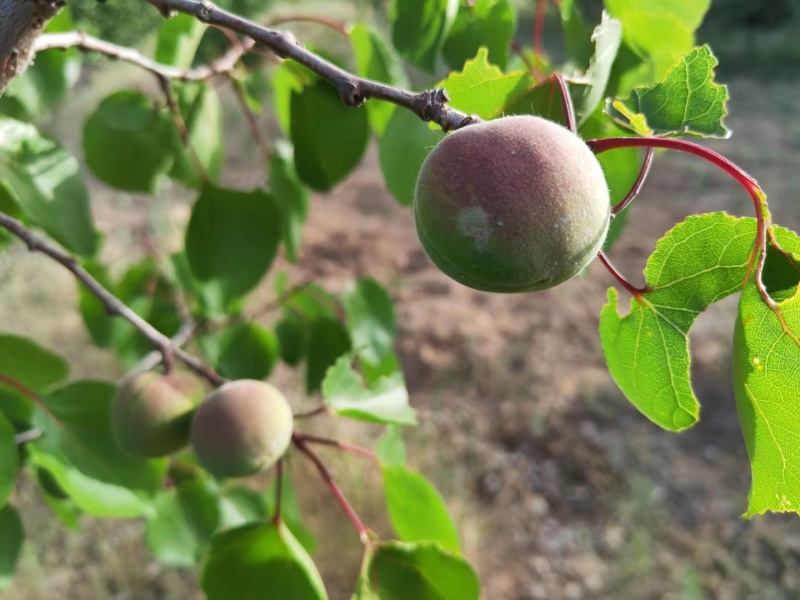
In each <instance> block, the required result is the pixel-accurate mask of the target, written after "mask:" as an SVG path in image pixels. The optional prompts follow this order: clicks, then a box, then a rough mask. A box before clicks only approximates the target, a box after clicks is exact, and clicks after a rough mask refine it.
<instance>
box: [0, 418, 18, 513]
mask: <svg viewBox="0 0 800 600" xmlns="http://www.w3.org/2000/svg"><path fill="white" fill-rule="evenodd" d="M15 433H16V432H15V431H14V427H13V426H12V425H11V423H10V422H9V420H8V419H6V418H5V416H3V413H1V412H0V508H2V507H3V506H5V505H6V502H8V499H9V498H10V497H11V492H13V491H14V484H15V483H16V481H17V469H18V468H19V455H18V454H17V444H16V442H15V441H14V435H15Z"/></svg>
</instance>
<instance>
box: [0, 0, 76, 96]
mask: <svg viewBox="0 0 800 600" xmlns="http://www.w3.org/2000/svg"><path fill="white" fill-rule="evenodd" d="M66 3H67V2H66V0H0V94H2V93H3V92H4V91H5V89H6V87H8V84H9V83H11V81H12V80H13V79H14V78H15V77H17V76H18V75H20V74H21V73H22V72H23V71H24V70H25V69H26V68H27V67H28V64H30V61H31V58H32V57H33V55H34V53H35V52H33V51H32V47H33V42H34V40H36V38H37V37H38V36H39V34H40V33H41V32H42V30H43V29H44V27H45V25H47V22H48V21H50V19H52V18H53V17H55V16H56V15H57V14H58V12H59V11H60V10H61V8H62V7H63V6H64V5H65V4H66Z"/></svg>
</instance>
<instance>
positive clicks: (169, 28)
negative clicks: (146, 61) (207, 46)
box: [156, 13, 206, 69]
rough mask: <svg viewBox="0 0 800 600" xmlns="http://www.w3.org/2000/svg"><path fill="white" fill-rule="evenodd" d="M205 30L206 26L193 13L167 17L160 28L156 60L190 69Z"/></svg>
mask: <svg viewBox="0 0 800 600" xmlns="http://www.w3.org/2000/svg"><path fill="white" fill-rule="evenodd" d="M205 30H206V26H205V25H204V24H203V23H202V22H201V21H200V20H199V19H196V18H194V17H193V16H191V15H186V14H182V13H178V14H177V15H174V16H173V17H172V18H171V19H165V20H164V21H163V22H162V23H161V27H160V28H159V30H158V42H157V43H156V61H157V62H160V63H161V64H164V65H174V66H176V67H179V68H181V69H188V68H189V67H190V66H191V65H192V59H194V55H195V52H197V47H198V46H199V45H200V39H201V38H202V37H203V33H205Z"/></svg>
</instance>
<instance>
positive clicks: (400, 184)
mask: <svg viewBox="0 0 800 600" xmlns="http://www.w3.org/2000/svg"><path fill="white" fill-rule="evenodd" d="M441 139H442V136H441V134H440V133H437V132H436V131H434V130H432V129H431V128H430V127H428V125H427V124H426V123H424V122H423V121H421V120H420V118H419V117H418V116H417V115H415V114H414V113H412V112H410V111H407V110H397V111H395V112H394V114H393V115H392V118H391V119H390V120H389V123H388V125H387V126H386V130H385V131H384V134H383V137H382V138H381V139H380V142H379V143H378V156H379V159H380V165H381V171H382V172H383V179H384V181H385V182H386V189H388V190H389V191H390V192H391V193H392V195H393V196H394V197H395V199H396V200H397V201H398V202H399V203H400V204H403V205H407V206H410V205H411V204H412V203H413V202H414V188H415V186H416V183H417V175H418V174H419V169H420V167H421V166H422V163H423V162H424V160H425V158H426V157H427V156H428V154H429V153H430V151H431V150H433V148H434V146H436V144H437V143H439V140H441Z"/></svg>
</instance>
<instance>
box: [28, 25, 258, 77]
mask: <svg viewBox="0 0 800 600" xmlns="http://www.w3.org/2000/svg"><path fill="white" fill-rule="evenodd" d="M254 45H255V42H254V41H253V40H251V39H246V40H244V41H243V42H241V43H236V44H233V45H232V46H231V48H230V49H229V50H228V51H227V52H226V53H225V54H223V55H222V56H220V57H219V58H218V59H217V60H215V61H214V62H212V63H210V64H208V65H202V66H199V67H195V68H194V69H179V68H178V67H173V66H170V65H162V64H160V63H157V62H156V61H154V60H153V59H151V58H148V57H147V56H145V55H144V54H142V53H141V52H139V51H137V50H134V49H133V48H128V47H125V46H118V45H117V44H112V43H111V42H106V41H105V40H100V39H98V38H96V37H92V36H90V35H87V34H86V33H84V32H83V31H69V32H66V33H46V34H44V35H42V36H40V37H39V38H38V39H37V40H36V42H35V43H34V50H35V51H36V52H41V51H42V50H50V49H53V48H61V49H67V48H79V49H81V50H86V51H88V52H97V53H99V54H103V55H105V56H108V57H109V58H112V59H115V60H121V61H124V62H127V63H131V64H133V65H136V66H137V67H141V68H142V69H145V70H146V71H150V72H151V73H153V74H154V75H157V76H158V77H162V78H164V79H178V80H181V81H205V80H207V79H210V78H211V77H213V76H214V75H221V74H223V73H230V72H231V71H233V69H234V68H235V67H236V65H237V64H238V63H239V61H240V60H241V59H242V57H243V56H244V55H245V54H246V53H247V52H248V51H250V50H251V49H252V47H253V46H254Z"/></svg>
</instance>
